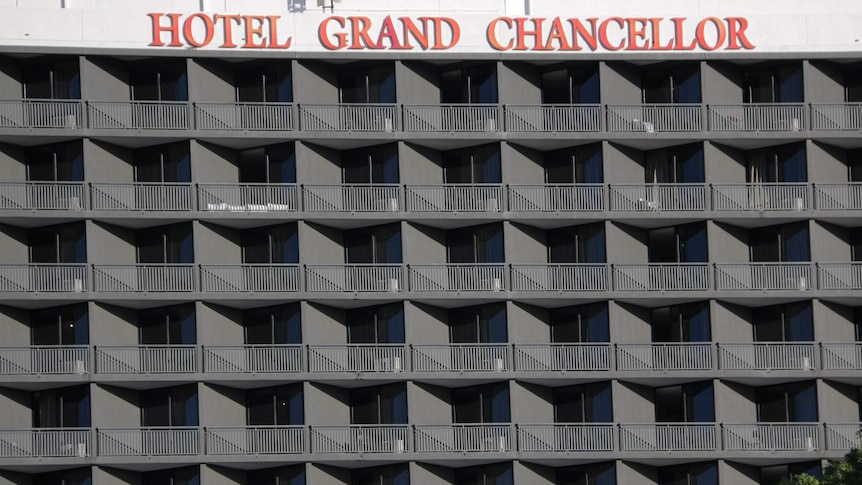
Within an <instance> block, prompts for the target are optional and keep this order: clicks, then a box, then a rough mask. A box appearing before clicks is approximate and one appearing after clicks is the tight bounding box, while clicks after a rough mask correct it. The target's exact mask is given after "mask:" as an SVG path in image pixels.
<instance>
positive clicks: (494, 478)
mask: <svg viewBox="0 0 862 485" xmlns="http://www.w3.org/2000/svg"><path fill="white" fill-rule="evenodd" d="M514 483H515V480H514V478H513V475H512V464H511V463H495V464H492V465H481V466H474V467H469V468H458V469H457V470H455V485H514Z"/></svg>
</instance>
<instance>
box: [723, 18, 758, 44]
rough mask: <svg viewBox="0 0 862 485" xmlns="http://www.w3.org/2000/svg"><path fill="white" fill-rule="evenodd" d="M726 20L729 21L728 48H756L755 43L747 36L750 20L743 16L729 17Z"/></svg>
mask: <svg viewBox="0 0 862 485" xmlns="http://www.w3.org/2000/svg"><path fill="white" fill-rule="evenodd" d="M725 20H726V21H727V38H728V41H729V43H728V45H727V49H728V50H739V49H754V45H753V44H752V43H751V41H749V40H748V37H746V36H745V29H747V28H748V20H746V19H744V18H742V17H728V18H726V19H725Z"/></svg>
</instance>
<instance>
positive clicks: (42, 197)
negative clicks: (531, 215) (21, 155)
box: [0, 182, 87, 211]
mask: <svg viewBox="0 0 862 485" xmlns="http://www.w3.org/2000/svg"><path fill="white" fill-rule="evenodd" d="M86 207H87V196H86V191H85V189H84V184H83V182H0V210H59V211H80V210H83V209H85V208H86Z"/></svg>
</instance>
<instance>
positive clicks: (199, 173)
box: [189, 140, 239, 184]
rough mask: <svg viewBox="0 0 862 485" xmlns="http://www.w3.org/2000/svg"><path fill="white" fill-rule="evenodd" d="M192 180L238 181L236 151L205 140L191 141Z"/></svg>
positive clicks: (205, 181)
mask: <svg viewBox="0 0 862 485" xmlns="http://www.w3.org/2000/svg"><path fill="white" fill-rule="evenodd" d="M189 150H191V164H192V180H194V181H196V182H200V183H234V184H235V183H238V182H239V161H238V158H239V157H238V155H237V152H236V151H234V150H231V149H229V148H225V147H223V146H219V145H216V144H213V143H208V142H205V141H196V140H192V141H191V146H190V147H189Z"/></svg>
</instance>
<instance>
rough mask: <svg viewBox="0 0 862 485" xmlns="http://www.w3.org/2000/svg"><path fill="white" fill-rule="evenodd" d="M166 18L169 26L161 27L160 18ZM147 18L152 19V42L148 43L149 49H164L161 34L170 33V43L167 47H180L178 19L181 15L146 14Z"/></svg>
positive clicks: (181, 44)
mask: <svg viewBox="0 0 862 485" xmlns="http://www.w3.org/2000/svg"><path fill="white" fill-rule="evenodd" d="M163 15H164V16H167V17H168V19H169V20H168V21H169V22H170V25H168V26H167V27H164V26H162V23H161V18H162V16H163ZM147 16H148V17H150V18H151V19H153V41H152V42H151V43H150V47H164V46H165V43H164V42H162V32H165V31H167V32H170V34H171V41H170V42H169V43H168V44H167V45H168V47H182V46H183V43H182V42H180V17H182V14H180V13H169V14H160V13H148V14H147Z"/></svg>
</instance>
